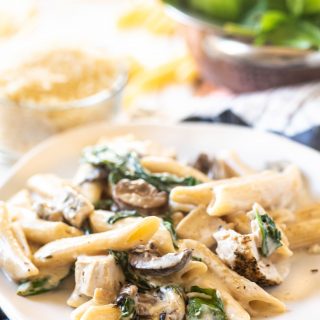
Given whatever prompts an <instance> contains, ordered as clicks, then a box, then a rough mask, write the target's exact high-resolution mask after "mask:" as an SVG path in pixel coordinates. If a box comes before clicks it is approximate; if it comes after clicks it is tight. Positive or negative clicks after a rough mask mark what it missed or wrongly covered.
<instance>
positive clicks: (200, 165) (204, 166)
mask: <svg viewBox="0 0 320 320" xmlns="http://www.w3.org/2000/svg"><path fill="white" fill-rule="evenodd" d="M192 166H193V167H194V168H195V169H197V170H199V171H201V172H203V173H204V174H206V175H207V176H208V177H209V178H211V179H223V178H225V176H226V173H225V168H224V166H223V163H222V162H221V161H219V160H218V159H217V158H214V157H209V155H208V154H206V153H200V154H199V156H198V157H197V159H196V160H195V161H194V163H193V164H192Z"/></svg>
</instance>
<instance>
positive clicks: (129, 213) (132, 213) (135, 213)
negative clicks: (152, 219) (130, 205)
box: [107, 210, 141, 224]
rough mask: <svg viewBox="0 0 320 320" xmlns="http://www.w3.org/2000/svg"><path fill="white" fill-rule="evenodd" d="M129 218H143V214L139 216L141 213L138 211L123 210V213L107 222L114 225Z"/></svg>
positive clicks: (118, 213)
mask: <svg viewBox="0 0 320 320" xmlns="http://www.w3.org/2000/svg"><path fill="white" fill-rule="evenodd" d="M128 217H141V214H139V212H138V211H136V210H123V211H119V212H116V213H115V214H114V215H113V216H111V217H110V218H109V219H108V221H107V222H108V223H109V224H114V223H116V222H117V221H119V220H121V219H125V218H128Z"/></svg>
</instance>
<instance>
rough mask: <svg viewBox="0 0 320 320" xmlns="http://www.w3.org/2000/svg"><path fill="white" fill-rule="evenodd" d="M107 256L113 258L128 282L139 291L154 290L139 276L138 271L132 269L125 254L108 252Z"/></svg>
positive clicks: (122, 252)
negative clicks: (109, 255)
mask: <svg viewBox="0 0 320 320" xmlns="http://www.w3.org/2000/svg"><path fill="white" fill-rule="evenodd" d="M109 254H111V255H112V256H113V257H114V258H115V260H116V263H117V264H118V265H119V266H120V267H121V269H122V271H123V273H124V275H125V277H126V280H127V281H128V282H130V283H132V284H134V285H136V286H137V287H138V288H139V289H141V290H149V289H154V286H152V285H151V284H150V283H149V281H148V280H147V279H146V278H144V277H143V276H142V275H140V274H139V272H138V271H135V270H133V269H132V267H131V265H130V263H129V257H128V253H127V252H125V251H115V250H109Z"/></svg>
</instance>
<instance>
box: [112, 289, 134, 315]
mask: <svg viewBox="0 0 320 320" xmlns="http://www.w3.org/2000/svg"><path fill="white" fill-rule="evenodd" d="M116 303H117V306H118V307H119V309H120V312H121V316H120V319H121V320H131V319H136V305H135V301H134V299H133V298H131V297H130V296H129V295H123V296H121V297H120V299H117V302H116Z"/></svg>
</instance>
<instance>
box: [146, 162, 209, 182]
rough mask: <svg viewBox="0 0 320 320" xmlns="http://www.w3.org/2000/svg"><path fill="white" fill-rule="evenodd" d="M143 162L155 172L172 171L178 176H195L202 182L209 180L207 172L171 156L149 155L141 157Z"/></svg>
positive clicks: (148, 168)
mask: <svg viewBox="0 0 320 320" xmlns="http://www.w3.org/2000/svg"><path fill="white" fill-rule="evenodd" d="M141 164H142V166H143V167H145V168H146V169H147V170H149V171H150V172H154V173H163V172H167V173H171V174H174V175H176V176H178V177H189V176H191V177H194V178H195V179H197V180H198V181H200V182H209V181H210V180H211V179H209V178H208V177H207V176H206V175H205V174H203V173H202V172H200V171H199V170H197V169H194V168H192V167H189V166H186V165H183V164H181V163H180V162H178V161H176V160H173V159H171V158H164V157H154V156H148V157H143V158H142V159H141Z"/></svg>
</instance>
